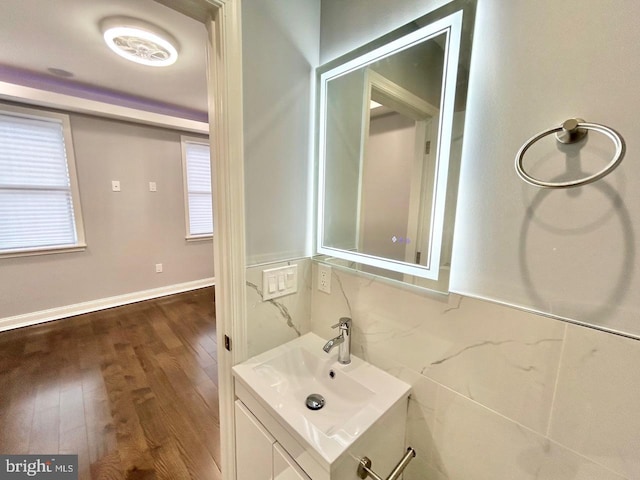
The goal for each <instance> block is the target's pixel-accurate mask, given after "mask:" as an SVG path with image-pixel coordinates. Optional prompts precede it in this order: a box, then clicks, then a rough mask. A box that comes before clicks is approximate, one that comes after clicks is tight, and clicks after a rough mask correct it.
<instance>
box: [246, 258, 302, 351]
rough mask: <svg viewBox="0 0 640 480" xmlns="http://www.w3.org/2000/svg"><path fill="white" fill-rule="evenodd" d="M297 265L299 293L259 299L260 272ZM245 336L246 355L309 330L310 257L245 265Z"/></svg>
mask: <svg viewBox="0 0 640 480" xmlns="http://www.w3.org/2000/svg"><path fill="white" fill-rule="evenodd" d="M294 264H296V265H298V292H297V293H295V294H291V295H286V296H284V297H280V298H274V299H272V300H266V301H264V300H263V299H262V271H263V270H265V269H269V268H277V267H282V266H285V265H294ZM246 275H247V281H246V283H247V338H248V352H249V357H253V356H254V355H258V354H259V353H262V352H264V351H266V350H269V349H271V348H274V347H277V346H278V345H281V344H283V343H285V342H288V341H289V340H293V339H294V338H297V337H299V336H300V335H303V334H305V333H307V332H309V331H310V330H311V325H310V318H311V260H310V259H308V258H304V259H300V260H290V261H284V262H277V263H271V264H268V265H267V264H265V265H258V266H252V267H248V268H247V274H246Z"/></svg>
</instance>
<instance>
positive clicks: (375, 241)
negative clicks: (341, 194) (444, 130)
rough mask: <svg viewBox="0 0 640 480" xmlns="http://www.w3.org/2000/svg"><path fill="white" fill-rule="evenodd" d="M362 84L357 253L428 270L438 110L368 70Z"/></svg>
mask: <svg viewBox="0 0 640 480" xmlns="http://www.w3.org/2000/svg"><path fill="white" fill-rule="evenodd" d="M366 82H367V85H368V88H366V89H365V90H366V92H365V98H364V102H365V111H364V115H363V131H362V145H361V152H362V156H361V161H360V184H359V195H358V199H359V206H358V226H359V228H358V238H357V246H358V252H359V253H364V254H367V255H372V256H375V257H381V258H387V259H391V260H395V261H400V262H408V263H420V264H421V265H428V261H429V250H430V249H429V240H430V231H431V217H432V215H431V211H432V205H433V184H434V176H435V173H436V172H435V169H436V164H437V162H436V161H435V159H436V157H437V155H436V151H437V138H438V122H439V110H438V109H437V108H436V107H434V106H432V105H431V104H429V103H427V102H426V101H425V100H423V99H421V98H419V97H417V96H416V95H414V94H413V93H411V92H409V91H407V90H405V89H404V88H402V87H400V86H399V85H396V84H395V83H393V82H391V81H389V80H388V79H386V78H385V77H383V76H381V75H379V74H378V73H376V72H374V71H371V70H369V71H368V72H367V75H366ZM427 146H428V148H427ZM417 252H421V258H420V261H419V262H416V255H417Z"/></svg>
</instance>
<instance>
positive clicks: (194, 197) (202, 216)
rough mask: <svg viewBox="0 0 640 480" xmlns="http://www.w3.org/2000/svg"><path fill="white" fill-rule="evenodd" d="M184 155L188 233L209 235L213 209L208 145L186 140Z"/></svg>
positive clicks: (211, 231)
mask: <svg viewBox="0 0 640 480" xmlns="http://www.w3.org/2000/svg"><path fill="white" fill-rule="evenodd" d="M185 156H186V164H187V168H186V171H187V201H188V209H189V234H190V235H211V234H212V233H213V210H212V202H211V160H210V153H209V145H205V144H203V143H195V142H186V143H185Z"/></svg>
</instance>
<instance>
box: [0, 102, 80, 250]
mask: <svg viewBox="0 0 640 480" xmlns="http://www.w3.org/2000/svg"><path fill="white" fill-rule="evenodd" d="M75 225H76V224H75V218H74V211H73V198H72V193H71V185H70V180H69V170H68V166H67V156H66V151H65V145H64V135H63V125H62V122H61V121H59V120H57V119H49V118H42V119H38V118H31V117H26V116H17V115H9V114H6V113H1V112H0V253H2V251H6V250H23V249H24V250H28V249H34V248H44V247H58V246H67V245H68V246H71V245H74V244H76V243H77V232H76V226H75Z"/></svg>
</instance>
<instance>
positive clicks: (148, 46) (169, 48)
mask: <svg viewBox="0 0 640 480" xmlns="http://www.w3.org/2000/svg"><path fill="white" fill-rule="evenodd" d="M100 27H101V29H102V35H103V37H104V41H105V42H106V43H107V46H108V47H109V48H110V49H111V50H112V51H113V52H114V53H116V54H118V55H120V56H121V57H123V58H126V59H127V60H130V61H132V62H136V63H140V64H142V65H149V66H152V67H168V66H169V65H172V64H174V63H175V62H176V60H177V59H178V42H177V41H176V40H175V38H173V37H172V36H171V35H170V34H169V33H168V32H166V31H165V30H163V29H161V28H160V27H157V26H156V25H153V24H150V23H148V22H145V21H143V20H138V19H135V18H129V17H109V18H105V19H104V20H102V22H100Z"/></svg>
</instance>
